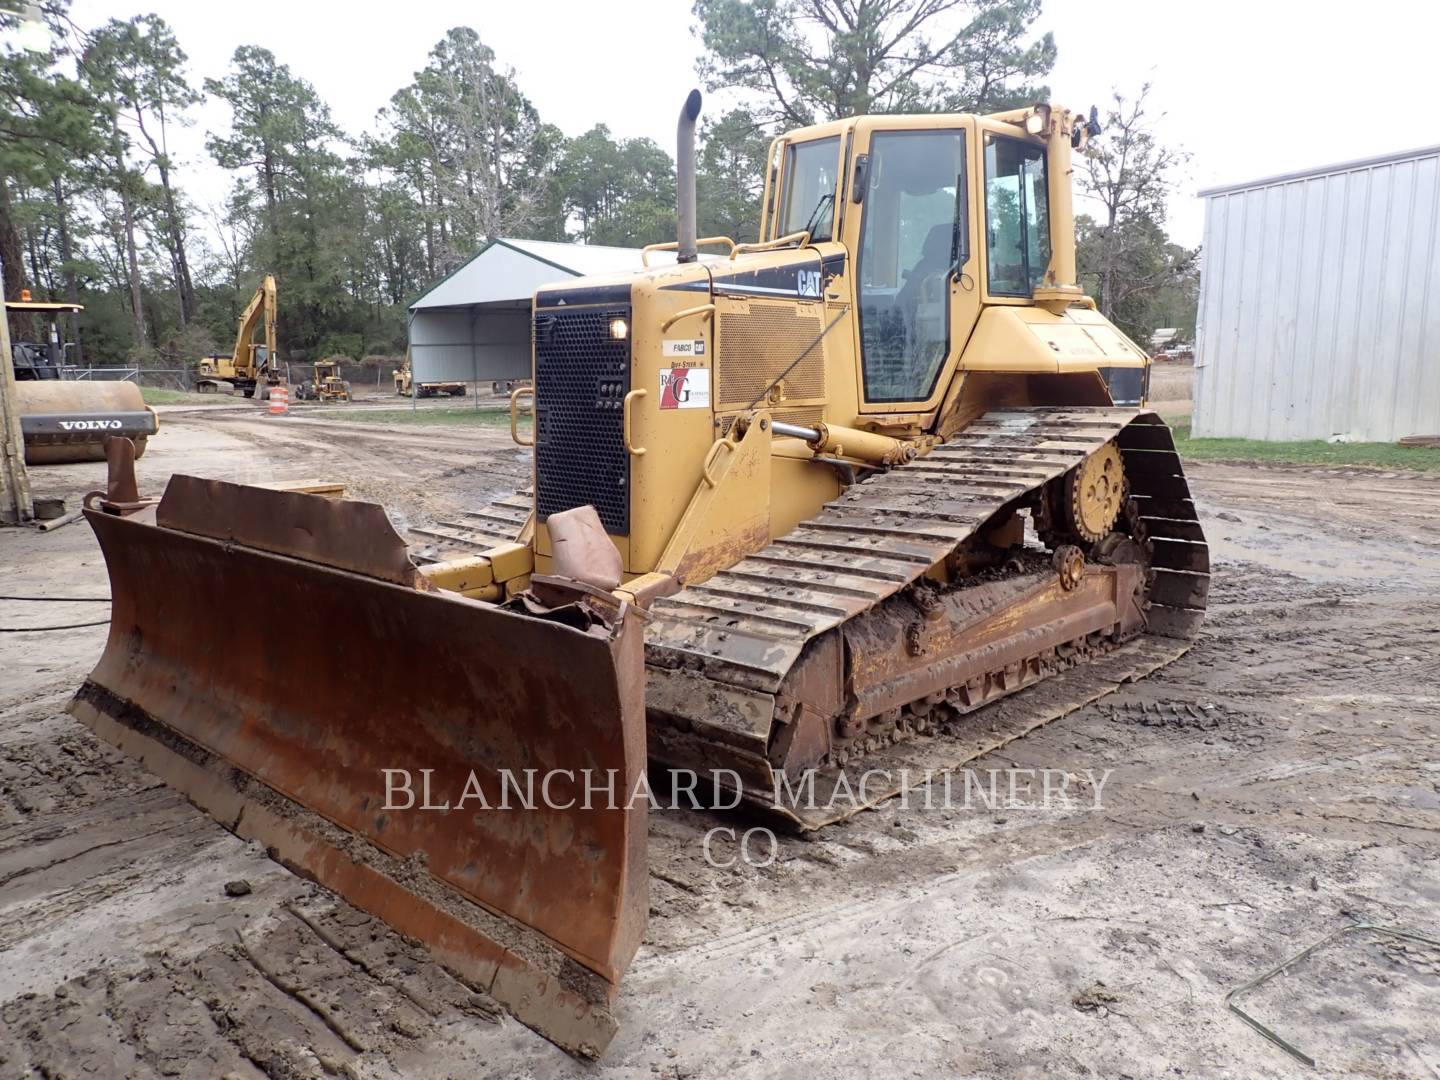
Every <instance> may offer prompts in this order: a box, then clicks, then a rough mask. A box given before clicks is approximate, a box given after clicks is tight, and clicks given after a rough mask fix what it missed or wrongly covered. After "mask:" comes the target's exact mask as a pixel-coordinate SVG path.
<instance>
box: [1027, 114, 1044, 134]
mask: <svg viewBox="0 0 1440 1080" xmlns="http://www.w3.org/2000/svg"><path fill="white" fill-rule="evenodd" d="M1025 130H1026V131H1028V132H1029V133H1030V134H1031V135H1039V134H1040V132H1042V131H1044V130H1045V117H1043V116H1041V115H1040V114H1039V113H1038V112H1032V113H1031V114H1030V115H1029V116H1027V117H1025Z"/></svg>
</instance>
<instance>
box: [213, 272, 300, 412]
mask: <svg viewBox="0 0 1440 1080" xmlns="http://www.w3.org/2000/svg"><path fill="white" fill-rule="evenodd" d="M277 307H278V305H277V300H276V290H275V276H274V275H273V274H266V275H265V277H264V280H262V281H261V282H260V287H259V288H258V289H256V290H255V295H254V296H252V297H251V298H250V302H249V303H248V304H246V305H245V310H244V311H242V312H241V313H240V328H239V330H238V331H237V332H236V334H235V348H234V349H232V350H231V352H230V354H229V355H228V356H227V355H224V354H222V353H215V354H212V355H210V356H206V357H203V358H202V359H201V360H200V362H199V363H198V364H197V365H196V368H195V389H196V390H197V391H198V392H199V393H202V394H214V393H218V392H220V391H221V390H226V391H228V392H230V393H236V392H239V393H241V394H243V395H244V396H245V397H247V398H248V397H256V396H257V395H258V396H259V398H260V400H261V401H268V400H269V398H270V388H271V387H272V386H279V385H281V384H282V383H284V382H285V372H284V370H283V369H282V368H281V366H280V354H279V353H278V352H277V351H276V350H275V324H276V318H277V314H276V312H277ZM257 331H260V332H261V333H262V334H263V340H262V341H256V340H255V334H256V332H257Z"/></svg>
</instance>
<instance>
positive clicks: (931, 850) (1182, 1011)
mask: <svg viewBox="0 0 1440 1080" xmlns="http://www.w3.org/2000/svg"><path fill="white" fill-rule="evenodd" d="M176 470H180V471H187V472H194V473H198V474H201V475H209V476H219V477H226V478H230V479H236V480H252V481H254V480H272V479H297V478H308V477H333V478H339V479H342V480H344V481H345V482H346V483H347V484H349V485H350V488H351V493H352V494H353V495H356V496H359V497H364V498H373V499H377V500H379V501H382V502H384V503H386V504H387V505H389V506H391V507H392V508H393V509H394V510H395V511H396V512H397V514H398V515H399V516H400V517H401V518H402V520H404V521H405V522H407V523H421V522H424V521H426V520H430V519H432V518H435V517H443V516H445V515H446V514H447V513H448V512H449V511H451V510H453V509H456V508H460V507H464V506H470V505H475V504H476V503H479V502H483V501H485V500H486V499H488V498H489V497H491V496H492V495H493V494H495V493H497V492H500V491H503V490H505V489H507V488H510V487H512V486H514V485H515V484H516V483H517V482H519V481H521V480H523V478H524V476H525V472H526V464H525V459H524V458H523V457H522V456H521V455H520V454H519V453H518V452H517V451H516V449H515V448H514V447H512V446H511V445H509V442H508V436H507V435H505V434H504V433H502V432H500V431H498V430H490V429H469V428H453V427H452V428H429V427H408V426H407V427H404V428H395V429H384V428H376V427H366V426H363V425H359V424H336V423H332V422H327V421H324V420H317V419H315V418H313V417H310V418H306V417H304V416H292V417H289V418H286V419H283V420H278V421H276V420H271V419H269V418H267V417H265V416H262V415H260V414H259V413H258V412H257V411H256V409H255V408H254V407H253V406H244V405H234V406H233V407H229V408H212V409H205V410H200V411H186V410H184V409H178V410H172V411H171V412H169V413H167V415H166V417H165V429H164V434H163V437H161V438H157V439H156V440H155V441H154V442H153V444H152V448H151V452H150V453H149V454H147V456H146V457H145V458H144V459H143V460H142V461H141V462H140V469H139V471H140V475H141V482H142V487H144V488H147V489H149V490H151V491H154V490H158V488H159V486H160V485H161V484H162V483H163V480H164V478H165V476H166V475H168V474H169V473H170V472H171V471H176ZM101 471H102V470H101V469H100V467H99V466H66V467H61V468H52V469H48V470H43V471H41V470H36V471H35V473H34V474H33V479H34V483H35V485H36V489H37V494H61V495H65V496H67V497H70V498H72V499H73V498H76V497H78V495H79V494H81V493H82V492H83V491H84V490H86V489H88V488H90V487H94V486H97V485H98V483H99V482H100V477H101ZM1190 471H1191V474H1192V477H1193V482H1194V487H1195V489H1196V491H1197V494H1198V497H1199V500H1200V503H1201V506H1202V508H1203V511H1204V513H1203V517H1204V520H1205V525H1206V528H1207V531H1208V533H1209V536H1210V539H1211V543H1212V551H1213V553H1214V556H1215V569H1216V573H1215V584H1214V588H1213V590H1212V593H1211V617H1210V619H1209V620H1208V622H1207V623H1206V626H1205V630H1204V632H1203V634H1202V636H1201V638H1200V641H1199V643H1198V644H1197V645H1196V646H1195V648H1194V649H1192V650H1191V652H1190V653H1189V654H1188V655H1187V656H1185V657H1184V658H1182V659H1181V660H1180V661H1178V662H1176V663H1175V664H1173V665H1171V666H1170V667H1169V668H1167V669H1165V670H1163V671H1162V672H1160V673H1158V674H1157V675H1155V676H1153V677H1151V678H1150V679H1148V680H1146V681H1144V682H1143V683H1141V684H1138V685H1134V686H1130V687H1127V688H1125V689H1124V690H1122V691H1121V692H1119V693H1117V694H1115V695H1112V696H1111V697H1109V698H1106V699H1104V700H1102V701H1100V702H1098V703H1096V704H1094V705H1092V706H1089V707H1087V708H1085V709H1083V710H1081V711H1079V712H1076V713H1073V714H1071V715H1070V716H1068V717H1066V718H1064V719H1062V720H1060V721H1058V722H1056V723H1055V724H1053V725H1051V726H1050V727H1049V728H1047V729H1045V730H1043V731H1041V732H1039V733H1037V734H1035V735H1032V736H1031V737H1029V738H1027V739H1025V740H1023V741H1022V742H1020V743H1017V744H1013V745H1012V746H1011V747H1009V748H1007V750H1006V751H1005V752H1004V753H1003V754H995V755H991V757H990V758H988V759H985V760H983V761H981V762H980V763H979V764H978V766H977V767H978V768H979V769H982V770H983V769H988V768H997V769H1003V768H1007V767H1011V766H1017V767H1021V768H1036V769H1039V768H1052V769H1063V770H1066V771H1067V772H1070V773H1083V771H1084V770H1086V769H1092V770H1095V771H1096V772H1097V773H1102V772H1103V770H1106V769H1110V770H1113V772H1112V773H1111V774H1110V776H1109V779H1108V781H1107V782H1106V783H1105V784H1104V786H1103V790H1102V792H1101V804H1102V805H1101V806H1100V808H1098V809H1095V808H1092V807H1091V806H1089V805H1088V804H1087V806H1085V807H1083V808H1080V807H1077V808H1074V809H1070V810H1062V809H1052V810H1026V809H1015V810H1011V809H1005V808H1003V807H1001V808H996V809H989V808H986V807H984V806H981V805H976V806H973V807H972V808H971V809H969V810H965V809H960V808H953V809H950V810H945V811H940V810H930V811H927V810H925V809H923V808H921V807H919V806H912V807H911V808H909V809H905V808H901V807H899V806H896V805H891V806H889V807H887V808H884V809H882V810H880V811H878V812H872V813H866V814H863V815H861V816H859V817H858V818H856V819H854V820H852V821H850V822H848V823H846V824H844V825H840V826H835V827H831V828H828V829H826V830H824V831H823V832H822V833H820V834H819V835H818V837H816V838H812V839H800V838H794V837H787V836H781V837H780V838H779V851H778V858H777V859H776V861H775V862H774V864H773V865H770V866H767V867H763V868H752V867H746V866H745V865H744V864H743V863H740V864H737V865H736V866H735V867H734V868H731V869H725V870H722V869H716V868H712V867H711V866H709V865H707V863H706V861H705V859H704V856H703V852H702V845H701V840H702V837H703V836H704V834H705V832H706V831H707V830H708V829H710V828H713V827H716V826H738V827H741V828H743V827H744V826H745V825H747V824H750V823H751V822H749V821H746V820H742V819H737V818H734V817H730V816H727V815H724V814H696V813H684V812H669V811H665V812H660V813H656V814H654V815H653V816H652V819H651V830H650V832H651V836H650V840H651V860H652V871H651V880H650V890H651V913H650V925H649V930H648V933H647V936H646V940H645V943H644V945H643V946H642V948H641V950H640V953H639V955H638V957H637V958H636V961H635V963H634V965H633V967H632V968H631V970H630V972H629V974H628V976H627V978H626V980H625V984H624V987H623V991H622V994H621V998H620V1002H619V1006H618V1014H619V1019H620V1021H621V1023H622V1025H623V1026H622V1029H621V1031H620V1034H619V1035H618V1036H617V1037H616V1039H615V1041H614V1043H613V1044H612V1045H611V1047H610V1049H609V1051H608V1052H607V1054H606V1055H605V1058H604V1060H603V1061H602V1062H601V1063H600V1064H599V1065H585V1064H581V1063H577V1062H574V1061H572V1060H571V1059H569V1058H567V1057H566V1056H565V1055H563V1054H562V1053H560V1052H559V1051H557V1050H556V1049H555V1048H554V1047H552V1046H551V1045H550V1044H548V1043H546V1042H545V1041H544V1040H542V1039H540V1038H539V1037H537V1036H535V1035H534V1034H532V1033H531V1032H530V1031H529V1030H528V1029H526V1028H525V1027H523V1026H521V1025H519V1024H518V1023H516V1022H515V1021H514V1020H512V1019H510V1018H509V1017H507V1016H505V1015H504V1014H502V1013H500V1012H499V1011H498V1010H497V1009H496V1008H495V1007H494V1005H493V1003H492V1002H491V1001H490V1000H489V999H488V998H487V997H486V995H484V994H483V993H478V992H476V991H474V990H472V989H471V988H469V987H466V986H464V985H462V984H461V983H459V982H457V981H456V980H455V979H454V978H452V977H451V976H449V975H448V974H446V973H445V972H444V971H443V970H441V969H440V968H438V967H437V966H436V965H434V964H433V963H431V962H430V961H429V960H428V959H427V958H426V956H425V954H424V952H423V951H422V950H420V949H418V948H416V947H415V946H413V945H412V944H409V943H407V942H405V941H404V940H402V939H400V938H398V937H397V936H396V935H394V934H392V933H390V932H389V931H387V930H386V929H385V928H384V927H383V926H382V925H379V924H377V923H375V922H374V921H373V920H370V919H369V918H367V917H365V916H363V915H361V914H359V913H358V912H356V911H355V910H354V909H352V908H350V907H349V906H348V905H346V904H344V903H342V902H338V901H337V900H336V899H335V898H334V897H333V896H331V895H329V894H327V893H326V892H325V891H324V890H321V889H319V888H317V887H315V886H314V885H312V884H310V883H308V882H306V881H303V880H301V879H299V878H296V877H294V876H293V875H291V874H290V873H288V872H287V871H285V870H284V869H282V868H281V867H279V866H278V865H276V864H274V863H272V862H270V861H269V860H268V859H267V858H266V857H265V856H264V854H263V852H260V851H258V850H255V849H253V848H251V847H247V846H246V845H245V844H244V843H242V842H241V841H239V840H237V839H235V838H234V837H233V836H231V835H230V834H229V833H227V832H225V831H224V830H223V829H221V828H220V827H219V826H217V825H215V824H213V823H212V822H211V821H210V820H209V819H208V818H206V817H204V816H203V815H201V814H200V813H199V812H198V811H196V810H194V809H193V808H192V807H190V806H189V804H187V803H186V802H185V801H184V800H183V799H181V798H179V797H177V796H176V795H174V794H172V793H171V792H170V791H168V790H167V789H166V788H164V787H163V786H161V785H159V784H158V782H156V781H155V780H154V779H153V778H151V777H150V776H149V775H147V774H146V773H145V772H144V771H143V770H142V769H140V768H139V767H137V766H135V765H133V764H131V763H129V762H127V761H126V760H124V759H122V758H120V757H118V756H117V755H116V754H115V753H113V752H111V751H109V750H108V749H106V748H105V747H103V746H102V745H101V744H100V743H98V742H97V740H96V739H95V738H93V737H92V736H91V735H90V734H89V732H88V731H87V730H86V729H85V728H83V727H82V726H80V725H79V724H78V723H76V722H75V721H73V720H71V719H70V718H69V717H68V716H67V715H66V713H65V711H64V709H65V704H66V702H67V700H68V697H69V695H70V693H71V692H72V691H73V690H74V688H75V687H76V686H78V685H79V683H80V682H81V680H82V679H83V678H84V676H85V674H86V672H87V671H88V670H89V668H90V666H91V665H92V664H93V662H94V660H95V658H96V656H97V655H98V653H99V650H100V646H101V644H102V641H103V635H104V629H103V627H90V628H84V629H78V630H74V631H67V632H57V633H20V634H16V633H6V634H0V1003H3V1004H0V1076H4V1077H10V1076H24V1077H32V1076H34V1077H39V1076H46V1077H54V1076H125V1077H155V1076H182V1077H196V1078H199V1077H217V1076H236V1077H258V1076H271V1077H312V1076H313V1077H319V1076H352V1077H396V1076H420V1077H497V1078H500V1077H507V1078H508V1077H526V1076H536V1077H549V1076H606V1077H611V1076H613V1077H624V1078H638V1077H651V1076H661V1077H667V1078H676V1077H711V1076H728V1077H738V1076H814V1077H830V1076H852V1075H887V1076H933V1075H958V1076H985V1077H1008V1076H1034V1077H1041V1076H1045V1077H1050V1076H1064V1077H1090V1076H1104V1077H1121V1076H1131V1077H1158V1076H1174V1077H1181V1076H1206V1077H1210V1076H1229V1077H1286V1076H1299V1075H1302V1074H1310V1073H1311V1070H1308V1069H1306V1068H1304V1067H1302V1066H1301V1065H1299V1064H1298V1063H1297V1062H1295V1061H1294V1060H1293V1059H1291V1058H1289V1057H1287V1056H1286V1055H1285V1054H1284V1053H1283V1052H1282V1051H1281V1050H1279V1049H1278V1048H1276V1047H1275V1046H1273V1045H1271V1044H1269V1043H1267V1042H1265V1041H1264V1040H1262V1039H1261V1038H1260V1037H1259V1036H1258V1035H1257V1034H1256V1033H1255V1032H1253V1031H1252V1030H1250V1029H1249V1028H1247V1027H1245V1026H1244V1025H1243V1024H1242V1023H1241V1021H1240V1020H1239V1019H1238V1018H1237V1017H1235V1016H1233V1015H1231V1014H1230V1013H1228V1012H1227V1011H1226V1009H1225V1007H1224V1004H1223V1000H1222V999H1223V997H1224V995H1225V993H1226V991H1227V990H1229V989H1230V988H1232V987H1235V986H1237V985H1239V984H1241V983H1244V982H1245V981H1246V980H1248V979H1250V978H1251V977H1253V976H1255V975H1258V974H1260V973H1261V972H1263V971H1265V970H1266V969H1268V968H1269V967H1271V966H1272V965H1274V964H1276V963H1278V962H1279V961H1280V960H1281V959H1283V958H1285V957H1286V956H1288V955H1290V954H1292V953H1294V952H1296V951H1298V950H1299V949H1301V948H1303V947H1304V946H1307V945H1309V944H1311V943H1312V942H1315V941H1317V940H1319V939H1320V938H1322V937H1324V936H1325V935H1326V934H1329V933H1330V932H1332V931H1334V930H1336V929H1339V928H1341V927H1344V926H1347V925H1349V924H1351V923H1353V922H1355V921H1358V920H1368V921H1372V922H1377V923H1383V924H1387V925H1392V926H1397V927H1401V928H1410V929H1413V930H1417V931H1420V932H1421V933H1425V934H1428V935H1430V936H1440V813H1437V810H1440V750H1437V747H1440V618H1437V615H1436V599H1437V593H1440V530H1437V528H1436V522H1437V521H1440V479H1434V478H1427V477H1422V476H1414V475H1408V474H1387V473H1379V472H1375V471H1370V470H1359V469H1354V470H1346V471H1334V470H1317V469H1285V468H1260V467H1254V466H1244V465H1217V464H1205V465H1197V466H1194V467H1193V468H1192V469H1191V470H1190ZM0 578H3V582H4V588H3V589H0V592H3V593H5V594H7V595H11V594H20V595H52V596H104V595H106V591H107V584H106V580H105V575H104V567H103V564H102V562H101V559H100V556H99V552H98V550H97V549H96V547H95V544H94V542H93V540H92V538H91V536H90V533H89V530H88V529H87V527H86V526H85V525H84V524H83V523H80V524H77V525H72V526H69V527H66V528H64V529H61V530H59V531H58V532H56V533H53V534H49V535H42V534H39V533H36V532H33V531H17V530H7V531H5V532H0ZM163 585H164V583H163V582H157V583H156V587H157V588H161V587H163ZM104 613H105V608H104V606H103V605H94V604H91V605H83V604H73V605H72V604H22V603H15V602H11V601H0V624H3V625H4V626H7V627H13V626H18V625H41V624H54V623H71V622H85V621H90V620H93V619H99V618H103V617H104ZM364 666H365V665H364V661H363V658H357V663H356V675H357V677H361V678H363V677H364V674H363V673H364ZM1092 802H1093V800H1092ZM732 850H733V849H732V848H731V847H729V846H727V844H726V843H724V842H720V843H717V845H716V848H715V852H716V854H717V855H720V856H722V857H723V856H727V855H729V854H730V853H731V852H732ZM240 881H244V882H245V883H247V885H248V892H244V891H243V889H241V888H238V887H237V888H234V889H232V890H231V891H232V892H243V895H238V896H232V895H229V894H228V893H227V890H226V885H227V883H232V882H240ZM1244 1001H1245V1003H1246V1004H1247V1005H1248V1007H1249V1008H1250V1009H1251V1011H1253V1012H1254V1013H1256V1014H1257V1015H1258V1016H1260V1017H1261V1018H1262V1019H1263V1020H1264V1021H1265V1022H1266V1023H1269V1024H1271V1025H1272V1026H1273V1027H1275V1028H1276V1029H1277V1030H1279V1031H1280V1032H1281V1033H1283V1034H1284V1035H1285V1036H1286V1037H1287V1038H1289V1039H1290V1040H1291V1041H1292V1042H1294V1043H1296V1044H1297V1045H1298V1046H1300V1047H1301V1048H1302V1049H1304V1050H1306V1051H1308V1052H1309V1053H1311V1054H1312V1055H1314V1056H1315V1057H1316V1058H1317V1059H1319V1063H1320V1064H1319V1068H1318V1070H1316V1071H1317V1072H1318V1073H1319V1075H1322V1076H1337V1077H1338V1076H1355V1075H1363V1076H1377V1077H1431V1078H1433V1077H1436V1076H1440V949H1435V948H1431V947H1428V946H1424V945H1421V944H1418V943H1413V942H1411V943H1399V942H1394V941H1384V940H1382V939H1381V938H1379V937H1378V936H1376V935H1374V934H1371V933H1366V934H1357V935H1350V936H1349V937H1345V938H1341V939H1339V940H1337V941H1335V942H1333V943H1331V944H1330V945H1328V946H1326V947H1325V948H1324V949H1322V950H1321V951H1319V952H1317V953H1316V954H1315V955H1314V956H1312V957H1310V958H1309V959H1308V960H1306V961H1305V962H1304V963H1303V964H1301V965H1299V966H1297V967H1296V968H1295V969H1293V970H1292V971H1291V972H1290V973H1289V974H1288V975H1286V976H1284V977H1283V978H1281V979H1279V980H1276V981H1275V982H1272V983H1270V984H1268V985H1267V986H1265V987H1263V988H1261V989H1259V990H1257V991H1255V992H1253V993H1252V994H1250V995H1248V996H1247V997H1246V998H1245V999H1244Z"/></svg>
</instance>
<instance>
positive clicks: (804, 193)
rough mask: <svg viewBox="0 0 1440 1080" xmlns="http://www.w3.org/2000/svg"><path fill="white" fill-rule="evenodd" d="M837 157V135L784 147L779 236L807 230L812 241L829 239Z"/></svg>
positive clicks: (833, 214)
mask: <svg viewBox="0 0 1440 1080" xmlns="http://www.w3.org/2000/svg"><path fill="white" fill-rule="evenodd" d="M839 160H840V137H839V136H838V135H837V136H835V137H834V138H831V139H816V140H815V141H814V142H805V143H795V144H794V145H792V146H789V147H787V148H786V150H785V197H784V199H783V201H782V204H781V205H782V210H783V212H782V213H781V216H780V233H779V235H780V236H786V235H788V234H790V233H797V232H804V231H806V230H809V232H810V239H811V240H813V241H820V240H830V239H832V236H833V233H834V228H835V185H836V184H837V183H838V181H839V176H838V174H837V170H838V168H839Z"/></svg>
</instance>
